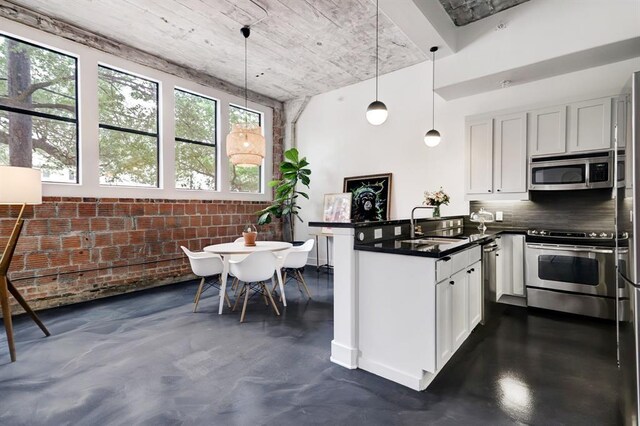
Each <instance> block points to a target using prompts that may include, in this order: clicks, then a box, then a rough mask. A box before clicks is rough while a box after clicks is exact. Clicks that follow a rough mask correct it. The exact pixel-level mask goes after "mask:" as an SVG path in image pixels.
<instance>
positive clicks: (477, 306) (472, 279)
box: [467, 261, 483, 332]
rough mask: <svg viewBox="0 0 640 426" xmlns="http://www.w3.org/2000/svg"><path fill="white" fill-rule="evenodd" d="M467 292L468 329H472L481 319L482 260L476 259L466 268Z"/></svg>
mask: <svg viewBox="0 0 640 426" xmlns="http://www.w3.org/2000/svg"><path fill="white" fill-rule="evenodd" d="M467 292H468V294H469V309H468V311H469V331H470V332H471V331H473V329H474V328H475V326H476V325H478V324H479V323H480V321H481V320H482V303H483V300H482V262H480V261H478V262H476V263H474V264H473V265H471V266H470V267H469V269H468V270H467Z"/></svg>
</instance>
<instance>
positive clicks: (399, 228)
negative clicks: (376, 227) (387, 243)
mask: <svg viewBox="0 0 640 426" xmlns="http://www.w3.org/2000/svg"><path fill="white" fill-rule="evenodd" d="M393 232H394V234H395V235H396V236H398V235H400V234H402V228H401V227H400V226H396V227H395V228H394V230H393Z"/></svg>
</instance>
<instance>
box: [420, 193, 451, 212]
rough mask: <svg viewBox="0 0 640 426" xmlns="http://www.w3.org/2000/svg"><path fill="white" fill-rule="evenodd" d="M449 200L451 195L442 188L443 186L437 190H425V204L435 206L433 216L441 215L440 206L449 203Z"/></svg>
mask: <svg viewBox="0 0 640 426" xmlns="http://www.w3.org/2000/svg"><path fill="white" fill-rule="evenodd" d="M449 201H450V198H449V195H448V194H446V193H445V192H444V191H443V190H442V187H440V189H439V190H437V191H433V192H430V191H425V192H424V201H423V202H422V204H424V205H425V206H433V217H440V206H442V205H445V206H446V205H448V204H449Z"/></svg>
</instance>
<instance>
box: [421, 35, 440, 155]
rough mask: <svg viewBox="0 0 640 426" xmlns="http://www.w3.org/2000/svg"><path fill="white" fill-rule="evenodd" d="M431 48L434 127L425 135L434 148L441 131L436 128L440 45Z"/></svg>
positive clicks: (432, 118)
mask: <svg viewBox="0 0 640 426" xmlns="http://www.w3.org/2000/svg"><path fill="white" fill-rule="evenodd" d="M429 50H430V51H431V54H432V56H431V64H432V66H433V69H432V73H431V113H432V116H431V125H432V126H433V127H432V128H431V130H429V131H428V132H427V134H426V135H424V143H425V144H426V145H427V146H428V147H429V148H433V147H434V146H438V144H439V143H440V132H439V131H437V130H436V52H437V51H438V47H437V46H433V47H432V48H431V49H429Z"/></svg>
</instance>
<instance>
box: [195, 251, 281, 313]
mask: <svg viewBox="0 0 640 426" xmlns="http://www.w3.org/2000/svg"><path fill="white" fill-rule="evenodd" d="M291 247H293V244H291V243H285V242H283V241H256V245H255V246H252V247H248V246H245V245H244V242H242V241H239V242H237V243H236V242H234V243H223V244H214V245H212V246H206V247H205V248H204V249H203V250H204V251H206V252H209V253H216V254H219V255H220V256H222V264H223V268H222V279H221V280H220V282H221V283H223V284H224V285H221V286H220V306H219V307H218V314H219V315H221V314H222V309H223V308H224V296H225V294H226V292H227V277H228V276H229V261H230V260H231V257H232V256H234V255H236V256H238V255H249V254H251V253H255V252H257V251H271V252H280V251H284V250H288V249H290V248H291ZM281 268H282V262H281V261H279V262H278V265H277V267H276V276H277V277H278V287H280V294H281V295H282V304H283V305H284V306H287V299H286V298H285V295H284V283H283V282H282V272H281ZM271 281H272V282H273V278H271Z"/></svg>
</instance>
